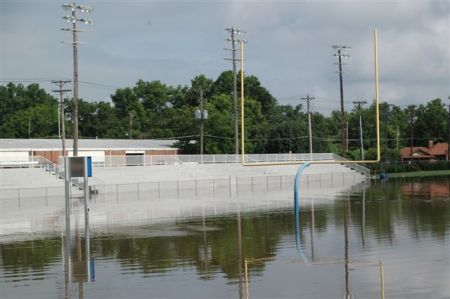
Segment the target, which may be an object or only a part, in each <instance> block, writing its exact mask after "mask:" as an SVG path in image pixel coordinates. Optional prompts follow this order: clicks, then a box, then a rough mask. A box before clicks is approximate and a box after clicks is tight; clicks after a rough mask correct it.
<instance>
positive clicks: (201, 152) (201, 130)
mask: <svg viewBox="0 0 450 299" xmlns="http://www.w3.org/2000/svg"><path fill="white" fill-rule="evenodd" d="M200 113H201V116H200V155H201V156H202V161H203V120H204V119H205V118H204V113H203V89H200Z"/></svg>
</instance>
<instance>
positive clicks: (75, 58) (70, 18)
mask: <svg viewBox="0 0 450 299" xmlns="http://www.w3.org/2000/svg"><path fill="white" fill-rule="evenodd" d="M62 8H63V9H64V10H70V11H71V12H72V14H71V15H66V16H64V17H63V19H64V20H66V21H67V22H69V23H72V28H71V29H70V28H63V29H61V30H63V31H71V32H72V42H71V44H72V48H73V115H72V122H73V133H72V136H73V155H74V156H78V44H79V42H78V37H77V33H78V32H82V31H83V30H79V29H77V22H80V23H84V24H89V25H92V24H93V22H92V20H88V19H84V18H78V17H77V16H76V11H77V10H80V11H81V12H87V13H90V12H92V8H90V7H88V6H84V5H78V4H75V3H70V4H63V5H62Z"/></svg>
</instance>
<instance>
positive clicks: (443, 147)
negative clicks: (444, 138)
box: [430, 142, 448, 156]
mask: <svg viewBox="0 0 450 299" xmlns="http://www.w3.org/2000/svg"><path fill="white" fill-rule="evenodd" d="M447 151H448V143H442V142H440V143H436V144H435V145H433V146H432V147H431V148H430V154H432V155H435V156H442V155H443V156H445V154H446V153H447Z"/></svg>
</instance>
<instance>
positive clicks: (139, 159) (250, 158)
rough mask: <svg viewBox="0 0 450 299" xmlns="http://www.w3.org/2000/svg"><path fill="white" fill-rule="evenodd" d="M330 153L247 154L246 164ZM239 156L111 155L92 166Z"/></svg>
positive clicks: (318, 157) (233, 159)
mask: <svg viewBox="0 0 450 299" xmlns="http://www.w3.org/2000/svg"><path fill="white" fill-rule="evenodd" d="M332 159H334V157H333V154H331V153H317V154H288V153H286V154H247V155H245V161H247V162H288V161H310V160H332ZM240 162H241V155H234V154H233V155H231V154H230V155H228V154H224V155H173V156H164V155H151V156H144V155H141V156H139V155H132V156H131V155H130V156H123V155H120V156H119V155H111V156H105V162H104V163H97V164H96V165H94V166H105V167H114V166H151V165H171V164H181V163H197V164H200V163H202V164H220V163H240Z"/></svg>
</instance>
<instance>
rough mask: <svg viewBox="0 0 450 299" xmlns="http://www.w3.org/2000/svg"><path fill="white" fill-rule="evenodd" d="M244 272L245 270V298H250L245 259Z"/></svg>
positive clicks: (245, 261)
mask: <svg viewBox="0 0 450 299" xmlns="http://www.w3.org/2000/svg"><path fill="white" fill-rule="evenodd" d="M244 270H245V298H247V299H249V298H250V291H249V289H248V265H247V259H245V260H244Z"/></svg>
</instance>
